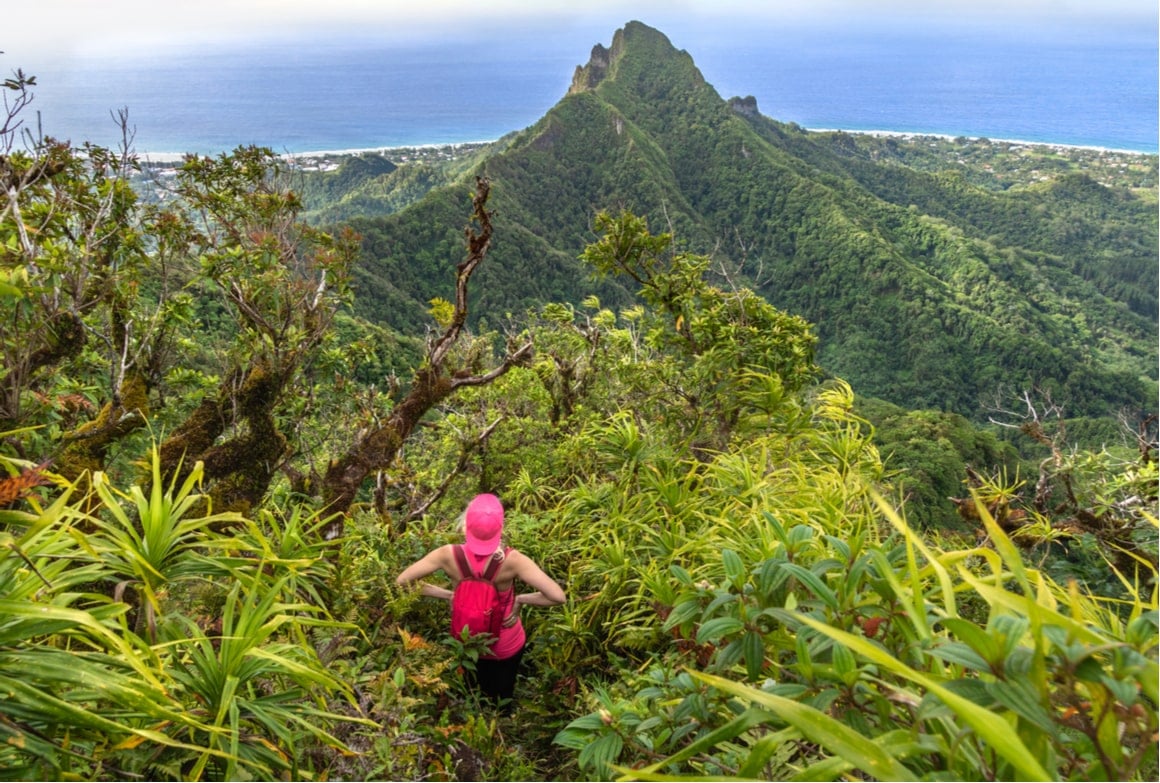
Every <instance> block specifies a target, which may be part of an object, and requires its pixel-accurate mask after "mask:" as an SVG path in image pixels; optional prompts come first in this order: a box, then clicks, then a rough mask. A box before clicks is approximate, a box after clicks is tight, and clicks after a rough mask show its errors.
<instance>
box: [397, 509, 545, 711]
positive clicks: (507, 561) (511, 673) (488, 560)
mask: <svg viewBox="0 0 1160 783" xmlns="http://www.w3.org/2000/svg"><path fill="white" fill-rule="evenodd" d="M462 527H463V536H464V543H463V544H448V545H446V546H441V547H439V548H438V549H434V550H432V551H430V552H428V553H427V554H426V555H424V556H423V557H422V558H420V559H419V560H417V561H416V562H414V563H412V564H411V565H409V566H408V567H407V568H406V569H404V571H403V572H402V573H401V574H399V576H398V578H397V579H396V580H395V581H396V582H397V583H398V584H399V585H407V584H410V583H412V582H415V581H417V580H420V579H423V578H424V577H426V576H430V575H431V574H433V573H435V572H436V571H443V573H445V574H446V575H447V576H448V578H450V580H451V584H452V588H451V589H448V588H446V587H439V586H438V585H432V584H428V583H426V582H421V583H420V593H421V594H422V595H425V596H428V597H430V598H442V599H445V600H447V601H451V602H452V616H453V624H452V629H451V633H452V635H453V636H456V637H459V636H460V633H461V632H462V625H461V627H460V628H456V627H455V625H456V624H461V623H462V624H466V625H469V626H470V627H471V629H472V630H471V632H473V633H474V632H475V622H476V619H477V618H475V617H472V615H473V614H475V615H477V616H478V615H480V614H481V613H482V614H488V615H490V617H494V620H491V619H490V617H489V618H488V619H487V622H490V623H491V625H490V627H489V629H488V630H487V631H486V632H489V633H492V634H493V635H494V636H495V637H496V639H495V641H494V642H493V643H492V645H491V648H490V652H489V653H487V654H485V655H481V656H480V658H479V660H478V661H477V662H476V677H475V682H476V684H477V685H478V687H479V689H480V691H482V692H483V693H484V694H485V695H487V696H489V697H491V698H492V699H493V700H496V701H499V700H502V699H508V700H510V699H511V698H512V693H513V692H514V690H515V684H516V670H517V669H518V668H519V665H520V659H521V658H522V657H523V653H524V642H525V639H526V637H525V635H524V626H523V623H522V622H521V621H520V607H521V606H555V605H557V604H562V603H564V591H563V590H562V589H561V588H560V585H558V584H556V582H555V581H553V580H552V578H551V577H549V576H548V575H547V574H545V573H544V572H543V571H542V570H540V567H539V566H538V565H536V564H535V562H533V561H532V559H531V558H529V557H528V556H527V555H524V554H522V553H520V552H518V551H516V550H515V549H512V548H511V547H504V546H503V545H502V541H501V537H502V535H503V505H502V504H501V503H500V500H499V498H497V497H496V496H495V495H476V496H475V498H474V499H473V500H472V501H471V503H469V504H468V506H467V511H466V512H465V513H464V515H463V519H462ZM517 579H519V580H520V581H521V582H523V583H525V584H526V585H528V586H529V587H532V588H533V589H534V590H535V592H526V593H516V584H515V583H516V580H517ZM483 582H490V583H491V584H493V585H494V586H495V592H494V593H493V592H492V591H491V587H490V586H486V587H484V586H481V583H483ZM461 583H462V584H461ZM469 591H470V592H471V593H472V594H471V595H465V594H466V593H468V592H469ZM482 597H486V600H488V601H494V605H490V604H489V605H488V606H487V607H486V610H479V609H473V608H472V607H471V606H470V602H472V601H480V600H483V598H482ZM492 613H494V614H492ZM465 617H466V618H468V619H462V618H465ZM509 705H510V701H509Z"/></svg>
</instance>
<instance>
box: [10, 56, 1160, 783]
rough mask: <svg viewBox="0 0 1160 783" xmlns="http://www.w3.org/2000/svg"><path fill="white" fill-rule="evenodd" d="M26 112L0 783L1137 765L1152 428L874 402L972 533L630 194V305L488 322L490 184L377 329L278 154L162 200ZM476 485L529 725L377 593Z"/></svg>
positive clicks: (206, 167)
mask: <svg viewBox="0 0 1160 783" xmlns="http://www.w3.org/2000/svg"><path fill="white" fill-rule="evenodd" d="M31 83H32V82H30V81H29V80H27V79H25V78H24V77H23V76H20V77H19V78H17V79H13V80H9V81H7V82H6V83H5V84H4V88H5V89H7V90H10V91H11V92H12V93H13V94H14V95H15V96H16V105H17V108H18V109H19V108H22V107H23V105H25V104H24V103H23V101H24V96H25V95H26V90H27V87H28V85H29V84H31ZM15 116H16V115H15V114H12V115H11V116H10V117H9V123H8V124H7V125H5V126H4V130H3V131H0V141H3V142H4V144H5V147H4V149H3V153H2V154H0V175H2V176H4V177H5V178H6V180H5V181H6V182H8V183H9V184H11V185H12V187H10V188H8V190H7V191H6V198H7V201H6V202H4V211H3V212H2V213H0V215H2V217H3V221H2V222H0V272H2V275H3V276H2V277H0V315H2V316H3V320H2V323H3V331H0V350H2V354H3V355H2V357H0V358H2V359H3V367H2V371H3V376H2V377H3V380H4V384H5V385H4V387H3V388H2V389H0V391H2V392H3V393H2V394H0V467H2V468H3V471H4V472H3V473H2V474H0V737H2V739H3V741H2V742H0V777H3V778H6V779H24V780H45V779H77V780H135V779H145V780H163V779H164V780H168V779H174V780H176V779H182V780H242V779H303V780H321V779H329V780H366V779H394V780H466V779H490V780H523V779H527V780H532V779H559V780H582V779H609V778H616V777H625V778H635V779H679V778H687V777H689V776H693V777H711V778H714V779H722V778H738V779H742V778H769V779H810V780H824V779H841V778H874V779H906V780H920V779H921V780H948V779H955V780H959V779H986V780H997V779H1042V780H1055V779H1068V780H1129V779H1138V780H1145V779H1146V780H1153V779H1155V777H1156V774H1157V758H1156V735H1157V728H1158V725H1157V698H1158V694H1157V672H1158V664H1157V643H1158V624H1160V621H1158V614H1157V587H1156V570H1157V569H1156V537H1157V521H1156V520H1157V505H1156V504H1157V468H1156V465H1157V463H1156V448H1155V435H1154V429H1149V426H1152V427H1154V420H1153V421H1152V423H1151V425H1149V424H1148V422H1147V421H1146V422H1145V424H1144V426H1143V427H1142V428H1141V429H1140V430H1139V432H1138V433H1137V435H1138V437H1137V438H1136V440H1135V442H1129V443H1128V445H1127V446H1123V445H1120V444H1117V443H1111V444H1109V445H1108V446H1107V447H1101V448H1096V449H1079V448H1076V449H1071V448H1067V447H1066V441H1065V438H1064V432H1063V430H1062V429H1060V428H1058V426H1059V424H1060V423H1061V422H1062V418H1061V417H1059V416H1054V415H1047V414H1048V413H1049V412H1052V411H1053V410H1054V409H1052V408H1051V407H1050V406H1048V405H1047V404H1046V402H1044V401H1041V400H1039V399H1037V398H1036V397H1034V396H1033V394H1032V392H1031V391H1030V390H1027V391H1025V392H1024V393H1023V396H1022V397H1020V398H1018V399H1017V400H1016V402H1020V403H1022V404H1024V405H1025V408H1020V409H1013V410H1011V411H1009V412H1010V413H1013V414H1014V413H1019V414H1021V415H1022V419H1019V418H1012V419H1011V420H1010V421H1009V422H1008V424H1010V426H1011V427H1012V428H1013V431H1018V432H1020V433H1021V434H1022V435H1023V436H1024V437H1030V438H1032V439H1033V440H1035V441H1036V443H1037V444H1038V446H1039V447H1041V448H1042V449H1045V450H1046V451H1045V455H1043V454H1040V455H1036V456H1035V459H1034V460H1033V461H1031V462H1028V461H1027V460H1026V459H1022V460H1021V459H1019V456H1021V455H1019V456H1016V457H1014V458H1013V457H1012V456H1011V453H1010V450H1006V449H1002V448H1000V447H999V445H998V442H997V440H996V438H995V437H993V436H989V437H979V438H977V439H973V438H972V437H971V433H970V430H969V427H967V426H965V424H964V423H963V422H961V421H958V420H951V419H949V418H948V417H946V416H941V415H939V414H936V413H923V412H918V413H917V414H915V415H913V416H911V417H910V418H908V419H906V420H905V421H903V422H902V423H899V422H898V421H892V425H891V426H892V436H891V440H890V442H891V443H892V444H893V446H892V448H893V449H894V451H892V454H902V453H903V450H904V448H905V449H908V451H906V452H905V453H906V454H909V455H911V456H910V457H909V459H910V460H911V462H914V463H921V462H922V461H923V460H924V457H923V456H922V455H924V454H938V455H940V459H941V458H943V457H946V458H947V459H948V460H950V461H951V462H953V459H952V458H950V457H947V456H946V455H949V454H950V453H952V452H954V451H956V450H957V453H959V454H960V455H963V454H965V453H966V452H968V451H969V453H970V454H972V455H976V456H978V457H980V458H982V459H984V461H989V460H990V458H991V457H992V456H994V457H996V459H1000V460H1001V461H1002V464H994V463H992V464H985V465H978V464H977V465H975V466H974V467H973V468H972V469H970V470H967V466H966V465H962V464H961V463H960V465H959V466H960V467H962V469H963V472H962V474H961V475H959V476H958V484H957V485H956V488H957V489H958V490H960V492H959V494H961V497H960V498H957V500H959V501H961V504H960V505H959V507H958V512H959V513H960V514H961V518H962V519H963V521H964V524H963V526H962V527H961V528H958V529H954V530H951V529H948V528H946V527H943V526H939V525H936V524H932V523H931V520H932V519H933V517H929V516H925V515H924V516H923V518H922V519H921V520H908V510H909V509H910V508H912V507H916V506H917V503H916V501H915V500H913V498H914V497H915V494H916V493H915V487H923V486H925V483H926V479H925V478H924V477H923V476H922V475H921V474H918V473H907V472H906V466H907V463H906V462H903V463H902V467H901V468H900V467H898V466H897V465H891V464H890V460H889V459H887V460H884V459H883V457H882V455H881V454H880V453H879V449H878V447H877V446H876V443H878V442H879V440H878V439H877V438H876V433H875V427H874V426H873V424H872V423H871V422H870V421H869V420H868V419H867V418H864V417H863V416H862V415H860V414H859V410H860V406H859V400H858V398H857V395H856V393H855V389H853V388H851V386H850V385H849V384H847V383H846V382H844V381H843V380H841V379H838V378H834V377H827V376H825V375H824V374H823V372H822V371H821V369H820V368H819V367H817V366H816V364H815V345H816V341H815V338H814V334H813V331H812V327H811V325H810V324H808V323H807V322H806V321H805V320H804V319H802V318H799V317H796V316H793V315H790V314H787V313H785V312H783V311H780V310H778V309H776V308H774V307H773V306H771V305H770V304H769V303H768V302H767V301H766V300H765V299H763V298H762V297H761V296H759V295H757V294H756V293H755V292H754V291H753V290H751V289H748V288H745V287H744V286H742V285H739V284H735V281H733V280H730V279H729V278H728V276H726V278H725V279H724V280H717V282H714V279H715V278H714V277H713V275H712V274H711V271H712V270H711V266H712V265H711V262H710V259H709V258H708V257H706V256H701V255H697V254H694V253H690V252H687V251H685V250H683V249H681V247H680V246H679V245H678V243H676V242H675V241H674V237H672V236H671V235H669V234H653V233H651V231H650V230H649V227H648V221H647V220H646V219H645V218H643V217H638V216H636V215H634V214H632V213H631V212H628V211H624V212H620V213H619V214H616V215H611V214H600V215H599V216H597V217H596V218H595V220H594V225H595V228H596V229H597V231H598V232H599V236H598V237H597V238H596V239H595V241H593V242H591V243H590V244H589V245H588V247H587V248H586V250H585V251H584V252H583V254H582V256H581V260H582V262H583V263H584V264H585V266H586V268H587V269H589V270H591V271H592V272H594V273H595V274H596V275H597V276H598V277H600V278H601V279H602V280H604V281H606V282H608V281H611V283H614V284H615V285H612V286H611V287H612V289H614V290H620V291H623V290H626V289H628V288H631V289H632V290H634V291H635V292H636V293H635V297H636V298H635V299H634V301H633V303H632V304H630V305H627V306H624V307H617V308H612V307H609V306H606V305H604V304H602V303H601V301H600V300H599V299H597V298H596V297H588V298H586V299H584V300H583V301H582V302H581V303H580V304H568V303H562V302H555V303H551V304H547V305H542V304H539V305H537V306H535V307H531V308H529V309H528V310H526V311H525V312H524V313H523V314H522V315H519V316H514V315H513V316H511V317H510V318H505V319H503V321H502V322H500V320H499V319H498V317H497V315H496V314H495V313H494V312H490V313H488V314H487V317H484V318H481V319H480V320H479V323H478V326H477V327H476V328H474V329H468V328H467V327H466V302H467V287H468V283H469V282H470V281H469V277H470V274H469V272H465V271H464V270H465V269H469V268H473V267H470V264H475V265H478V264H479V263H482V261H483V260H484V258H485V257H486V255H487V251H488V247H489V245H488V243H489V242H490V239H491V236H492V234H491V225H490V222H489V217H490V213H488V212H487V211H486V209H485V204H486V195H487V188H486V184H487V183H486V181H483V180H480V181H479V182H478V188H477V191H476V196H475V200H474V201H473V206H474V210H475V211H474V212H473V213H472V214H473V218H474V219H475V221H476V224H475V225H476V227H477V228H478V229H479V230H473V229H472V228H471V227H469V228H468V230H467V231H466V233H465V238H466V244H467V245H468V259H469V261H470V264H469V263H468V262H464V263H463V264H461V265H460V266H459V267H458V269H457V271H458V276H457V277H455V283H456V285H457V291H456V296H455V301H454V302H451V301H445V300H442V299H435V300H433V301H431V302H430V303H429V304H430V309H429V311H428V313H427V316H428V318H429V331H428V334H427V336H426V337H425V338H422V339H420V338H416V337H411V338H404V337H400V336H398V335H394V334H393V333H391V332H389V331H387V330H385V329H383V328H381V327H377V326H374V325H372V324H368V323H366V322H365V321H362V320H361V319H359V318H358V317H355V316H353V315H352V314H351V311H350V298H351V296H352V293H351V287H350V283H351V278H352V276H354V273H353V271H352V265H353V261H354V255H355V245H354V243H353V240H352V239H351V238H349V237H345V238H344V237H342V236H339V237H334V236H331V235H329V234H327V233H326V232H323V231H320V230H318V229H312V228H308V227H306V226H304V225H302V224H301V223H299V222H298V219H297V218H298V215H299V214H300V209H301V206H302V205H301V202H300V200H299V199H298V197H297V196H296V195H295V194H294V192H293V191H291V190H288V189H287V188H286V187H285V183H284V181H282V180H280V179H279V178H278V177H277V176H276V172H275V171H274V169H275V167H274V165H273V161H272V158H273V156H272V154H271V153H269V151H263V150H256V149H252V148H248V149H242V150H239V151H237V152H236V153H234V154H233V155H223V156H221V157H220V158H218V159H207V158H196V157H194V158H191V159H190V160H188V161H186V163H185V164H184V166H183V167H182V169H181V171H180V173H179V174H178V175H177V179H176V184H175V185H174V187H173V191H172V192H171V193H170V194H169V195H170V196H171V201H169V202H166V201H165V200H161V201H159V202H158V203H157V204H150V205H142V204H141V203H140V202H139V201H138V200H137V198H136V196H135V194H134V193H133V191H132V189H131V188H129V187H128V185H127V184H126V183H127V172H128V171H129V170H131V169H132V168H133V161H132V159H131V156H129V155H128V154H127V153H125V154H123V155H116V154H114V153H112V152H110V151H108V150H100V149H98V148H92V147H87V148H85V150H84V154H83V155H82V154H80V153H78V152H77V151H76V150H72V149H71V148H69V147H68V145H62V144H57V143H55V142H51V140H47V141H44V140H42V141H41V142H38V143H37V144H33V145H32V147H31V150H30V151H22V150H20V149H18V148H17V146H16V145H15V144H14V141H13V140H14V137H15V130H14V128H15V127H16V126H15V125H13V124H12V122H13V121H14V117H15ZM445 228H446V227H441V228H440V229H437V230H443V229H445ZM508 271H509V273H512V274H514V273H513V272H511V271H510V270H508ZM489 321H490V323H489ZM408 372H410V373H411V374H410V375H409V376H408V375H407V373H408ZM400 374H402V376H403V377H402V378H400V377H398V376H399V375H400ZM862 407H865V406H864V405H863V406H862ZM869 407H871V408H873V407H874V406H873V405H871V406H869ZM903 418H905V417H903ZM908 427H909V428H910V429H908ZM911 433H927V434H929V433H937V436H936V435H929V438H930V439H933V440H938V441H948V443H949V442H950V441H952V440H953V441H954V443H951V444H950V445H945V444H940V447H939V449H938V450H933V449H932V450H927V451H924V450H923V448H921V446H923V445H924V444H923V443H922V442H921V441H922V440H923V439H924V438H927V437H928V435H923V434H911ZM1029 453H1032V452H1029ZM916 454H917V455H918V456H917V457H916V456H913V455H916ZM1009 459H1014V462H1015V465H1014V472H1013V473H1011V474H1009V473H1007V472H1006V468H1007V467H1008V465H1007V462H1006V460H1009ZM336 465H340V466H343V467H345V468H349V471H344V470H339V469H337V468H336V467H335V466H336ZM951 470H953V468H952V467H947V466H945V465H944V466H942V467H941V468H940V469H939V470H937V471H934V473H936V474H937V475H939V477H940V478H945V475H946V474H947V473H948V472H950V471H951ZM1019 470H1023V471H1025V472H1024V473H1023V474H1022V475H1020V473H1019V472H1018V471H1019ZM900 471H901V472H900ZM336 474H341V475H336ZM1032 477H1034V480H1033V478H1032ZM330 479H335V483H334V484H327V481H328V480H330ZM364 479H365V481H364ZM340 480H341V482H345V484H342V483H340ZM364 484H365V486H364ZM333 486H342V487H344V488H347V489H350V488H353V489H352V491H351V493H350V496H349V497H345V498H344V499H345V500H349V501H350V502H349V505H346V506H344V507H343V508H341V511H340V512H339V513H335V511H334V508H335V506H336V505H337V503H336V501H335V497H336V496H335V494H334V493H333V492H331V493H330V494H328V487H333ZM943 486H945V485H940V487H943ZM478 491H493V492H496V493H498V494H499V495H501V497H503V499H504V501H505V505H506V507H507V509H508V516H507V524H506V528H505V536H506V539H507V541H506V543H508V544H510V545H512V546H515V547H517V548H519V549H520V550H522V551H525V552H526V553H527V554H529V555H530V556H532V557H533V559H535V561H536V562H537V563H539V564H540V565H541V566H542V567H543V568H544V570H545V571H546V572H547V573H548V574H550V575H551V576H552V577H553V578H555V579H556V580H557V581H559V582H560V583H561V584H562V585H563V586H564V588H565V590H566V592H567V594H568V601H567V602H566V604H564V605H563V606H561V607H558V608H552V609H541V610H529V612H528V614H527V615H526V616H525V620H526V622H527V627H528V633H529V650H528V654H527V658H526V661H527V665H526V667H525V671H524V673H523V676H522V677H521V678H520V680H519V683H518V686H517V699H516V701H517V704H516V705H515V709H514V711H513V712H512V713H511V714H506V713H504V712H503V711H497V710H495V709H494V708H492V707H491V706H489V705H481V704H479V703H478V701H477V699H476V698H475V696H474V695H473V694H472V692H471V691H470V690H468V689H467V688H466V687H465V685H464V677H463V675H464V673H465V672H467V671H469V670H470V669H471V667H472V666H473V665H474V661H475V660H477V658H478V655H479V653H480V649H479V646H478V644H475V643H471V642H466V643H464V642H459V641H456V640H454V639H452V638H450V637H449V636H448V634H447V632H446V607H445V605H443V604H441V603H439V602H435V601H425V600H423V599H421V598H420V597H419V596H418V594H417V593H416V592H414V591H412V590H405V589H401V588H399V587H398V586H396V584H395V576H396V575H397V574H398V573H399V572H400V571H401V570H402V569H403V568H404V567H405V566H406V565H407V564H408V563H410V562H412V561H413V560H414V559H415V558H417V557H419V556H421V555H422V554H423V553H424V552H426V551H428V550H429V549H430V548H432V547H434V546H437V545H439V544H443V543H446V542H449V541H453V540H455V539H456V536H457V535H458V534H457V533H456V532H455V527H454V524H453V522H452V520H454V519H455V517H456V516H457V515H458V513H459V511H460V510H461V509H462V507H463V505H464V502H465V501H466V499H467V498H469V497H470V496H471V495H473V494H474V493H476V492H478ZM942 491H944V490H942V489H940V490H939V492H942ZM908 498H909V499H908ZM967 520H970V522H969V523H968V522H967Z"/></svg>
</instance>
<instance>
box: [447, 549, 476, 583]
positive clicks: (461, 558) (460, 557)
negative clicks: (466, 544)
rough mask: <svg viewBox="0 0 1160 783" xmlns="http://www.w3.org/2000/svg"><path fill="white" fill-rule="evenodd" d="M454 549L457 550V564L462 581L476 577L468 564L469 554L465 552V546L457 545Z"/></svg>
mask: <svg viewBox="0 0 1160 783" xmlns="http://www.w3.org/2000/svg"><path fill="white" fill-rule="evenodd" d="M452 548H453V549H454V550H455V563H456V565H458V566H459V576H460V577H461V578H462V579H470V578H472V577H474V576H475V572H474V571H472V570H471V566H470V565H468V563H467V553H466V552H464V551H463V544H455V545H454V546H453V547H452Z"/></svg>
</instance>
